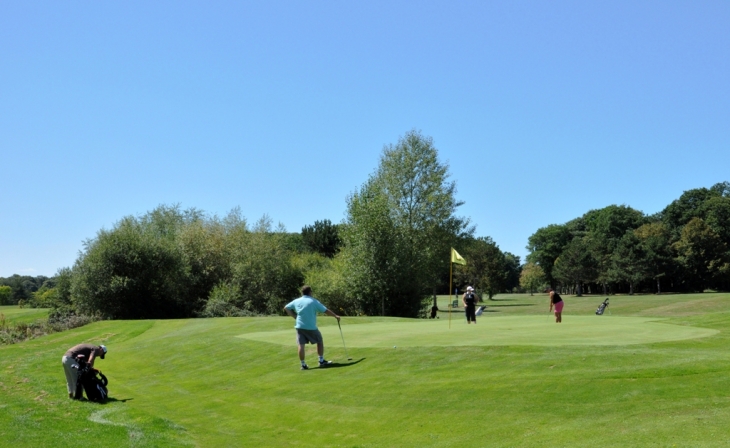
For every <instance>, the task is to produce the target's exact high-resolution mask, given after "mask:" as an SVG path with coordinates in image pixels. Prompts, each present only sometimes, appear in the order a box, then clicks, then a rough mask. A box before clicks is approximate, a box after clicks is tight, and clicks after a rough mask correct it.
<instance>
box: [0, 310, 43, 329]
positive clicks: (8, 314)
mask: <svg viewBox="0 0 730 448" xmlns="http://www.w3.org/2000/svg"><path fill="white" fill-rule="evenodd" d="M0 314H2V316H3V317H4V318H5V323H6V324H7V325H11V324H18V323H30V322H34V321H36V320H38V319H44V318H46V317H48V309H47V308H20V307H18V305H12V306H9V305H6V306H0Z"/></svg>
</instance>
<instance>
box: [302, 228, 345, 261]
mask: <svg viewBox="0 0 730 448" xmlns="http://www.w3.org/2000/svg"><path fill="white" fill-rule="evenodd" d="M302 240H303V242H304V245H305V246H306V247H307V248H308V249H309V250H310V251H312V252H316V253H319V254H322V255H324V256H325V257H329V258H332V257H334V256H335V254H336V253H337V252H338V251H339V250H340V245H341V244H342V241H341V240H340V234H339V231H338V229H337V225H336V224H332V222H331V221H330V220H329V219H325V220H323V221H315V222H314V225H311V226H304V227H303V228H302Z"/></svg>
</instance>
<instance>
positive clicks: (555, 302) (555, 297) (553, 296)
mask: <svg viewBox="0 0 730 448" xmlns="http://www.w3.org/2000/svg"><path fill="white" fill-rule="evenodd" d="M548 292H549V293H550V312H552V311H553V307H555V323H556V324H559V323H561V322H562V321H563V305H565V302H563V298H562V297H560V294H558V293H557V292H555V290H554V289H553V288H548Z"/></svg>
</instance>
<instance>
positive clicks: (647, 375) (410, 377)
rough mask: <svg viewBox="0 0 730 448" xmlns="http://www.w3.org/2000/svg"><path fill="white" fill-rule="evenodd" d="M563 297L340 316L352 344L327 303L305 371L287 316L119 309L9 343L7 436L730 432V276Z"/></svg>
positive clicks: (331, 438)
mask: <svg viewBox="0 0 730 448" xmlns="http://www.w3.org/2000/svg"><path fill="white" fill-rule="evenodd" d="M565 299H566V302H567V304H566V307H569V310H570V311H569V312H568V313H566V314H565V315H564V319H563V323H562V324H556V323H555V322H554V320H553V318H552V317H551V316H550V315H548V314H547V309H546V303H545V296H544V295H543V296H529V295H519V294H511V295H503V296H498V297H496V300H493V301H489V302H487V303H486V304H487V305H488V308H487V312H485V314H484V315H482V316H480V317H479V318H478V321H477V324H476V325H467V324H466V323H465V322H464V320H463V313H460V312H455V313H453V314H452V321H451V328H449V320H448V312H445V313H441V314H440V319H435V320H427V319H404V318H393V317H377V316H359V317H344V318H343V319H342V334H343V335H344V338H345V342H346V345H347V350H348V352H349V353H348V354H345V351H344V348H343V346H342V339H341V338H340V331H339V328H338V326H337V321H336V320H335V319H333V318H331V317H328V316H321V317H320V318H319V320H318V323H319V326H320V330H321V331H322V333H323V335H324V339H325V356H326V357H327V359H329V360H332V361H333V362H334V364H333V365H332V366H331V367H330V368H326V369H322V368H312V369H310V370H307V371H302V370H300V368H299V360H298V358H297V350H296V347H295V343H294V337H295V332H294V329H293V326H294V321H293V320H292V319H291V318H290V317H285V316H267V317H242V318H215V319H171V320H135V321H131V320H128V321H111V320H108V321H99V322H94V323H92V324H89V325H85V326H83V327H79V328H75V329H73V330H69V331H64V332H60V333H54V334H50V335H47V336H43V337H40V338H36V339H31V340H27V341H25V342H22V343H18V344H12V345H4V346H0V393H1V394H2V399H0V445H2V446H13V447H29V448H30V447H32V448H36V447H54V448H56V447H69V448H71V447H75V446H78V445H79V443H82V444H83V443H92V444H93V445H94V446H104V447H107V446H108V447H202V448H207V447H211V448H214V447H244V446H245V447H249V446H250V447H280V446H292V447H309V446H312V447H314V446H316V447H351V448H352V447H361V448H365V447H418V448H425V447H439V448H440V447H462V446H463V447H485V446H486V447H504V448H508V447H523V446H524V447H545V448H549V447H555V446H571V447H572V446H584V447H624V446H627V447H633V446H642V447H643V446H657V447H664V446H666V447H672V446H677V447H687V448H689V447H693V448H694V447H720V446H730V429H728V424H727V422H728V421H730V383H729V382H728V380H727V379H728V377H729V376H730V349H728V347H730V332H728V331H727V329H728V328H730V294H726V293H706V294H687V295H661V296H655V295H646V296H635V297H628V296H615V297H614V296H612V297H611V303H612V305H611V309H610V310H611V313H612V314H610V315H603V316H596V315H595V314H594V313H595V308H596V306H597V304H598V303H601V301H602V300H603V299H604V298H600V297H595V296H593V297H581V298H578V297H570V296H568V297H565ZM13 314H15V313H13ZM16 315H17V314H16ZM79 342H93V343H103V344H105V345H106V346H107V347H109V354H108V355H107V356H106V359H104V360H100V361H98V364H96V367H98V368H99V369H101V370H102V371H103V372H104V374H105V375H106V376H107V377H108V379H109V391H110V397H111V400H110V401H109V402H107V403H106V404H96V403H90V402H85V401H73V400H69V399H68V398H67V393H66V390H65V384H64V375H63V369H62V367H61V356H63V353H64V352H65V351H66V350H67V349H68V348H69V347H71V346H73V345H75V344H77V343H79ZM394 346H396V348H395V349H394V348H393V347H394ZM348 355H349V356H350V357H352V358H353V359H352V360H348V359H347V357H348ZM307 361H308V362H309V363H310V366H311V365H312V364H314V363H316V349H315V347H313V346H308V347H307Z"/></svg>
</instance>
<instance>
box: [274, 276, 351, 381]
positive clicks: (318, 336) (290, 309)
mask: <svg viewBox="0 0 730 448" xmlns="http://www.w3.org/2000/svg"><path fill="white" fill-rule="evenodd" d="M284 311H286V313H287V314H288V315H290V316H291V317H293V318H294V319H296V321H297V323H296V324H295V325H294V328H296V330H297V344H298V350H297V351H298V353H299V361H301V363H302V370H307V369H308V368H309V367H308V366H307V363H306V362H304V346H305V345H307V343H310V344H317V354H318V355H319V366H320V367H327V365H329V364H332V361H325V359H324V342H323V341H322V333H320V332H319V329H317V313H325V314H328V315H330V316H332V317H334V318H335V319H337V321H338V322H339V321H340V316H338V315H337V314H335V313H333V312H332V311H331V310H328V309H327V307H326V306H324V305H322V303H320V301H319V300H317V299H315V298H314V297H312V288H310V287H309V286H307V285H304V286H303V287H302V296H301V297H300V298H298V299H295V300H292V301H291V302H289V303H287V304H286V305H285V306H284Z"/></svg>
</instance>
